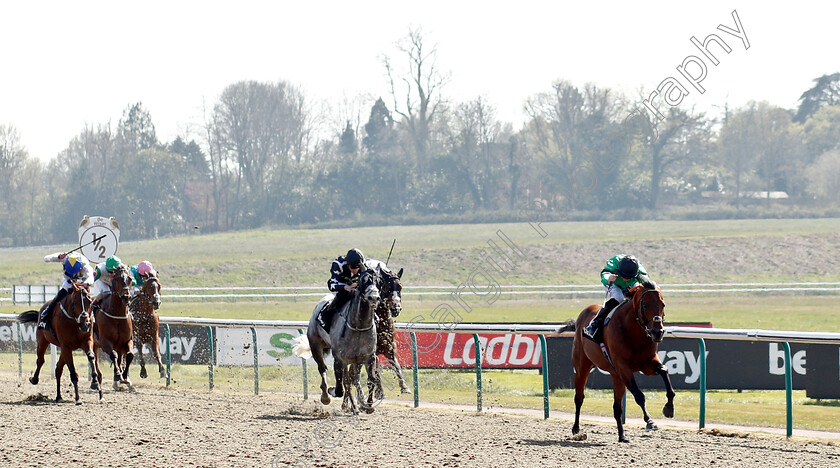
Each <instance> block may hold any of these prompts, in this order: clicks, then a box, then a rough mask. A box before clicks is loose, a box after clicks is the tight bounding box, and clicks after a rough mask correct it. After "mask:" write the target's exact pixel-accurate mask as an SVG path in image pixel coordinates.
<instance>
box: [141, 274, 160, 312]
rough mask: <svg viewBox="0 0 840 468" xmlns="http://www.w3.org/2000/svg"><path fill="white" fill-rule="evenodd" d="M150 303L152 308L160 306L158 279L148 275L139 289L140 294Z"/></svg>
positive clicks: (156, 308)
mask: <svg viewBox="0 0 840 468" xmlns="http://www.w3.org/2000/svg"><path fill="white" fill-rule="evenodd" d="M139 297H141V298H143V299H144V300H145V301H146V302H148V303H149V304H151V306H152V308H153V309H154V310H158V309H159V308H160V281H159V280H158V278H157V276H150V277H149V279H147V280H146V282H145V283H143V287H142V288H141V289H140V296H139Z"/></svg>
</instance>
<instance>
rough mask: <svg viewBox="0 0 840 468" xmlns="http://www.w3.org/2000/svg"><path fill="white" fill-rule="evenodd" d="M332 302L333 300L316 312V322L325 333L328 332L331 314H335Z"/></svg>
mask: <svg viewBox="0 0 840 468" xmlns="http://www.w3.org/2000/svg"><path fill="white" fill-rule="evenodd" d="M334 304H335V301H333V302H330V303H329V304H327V306H326V307H324V308H323V309H321V313H320V314H318V324H320V325H321V328H323V329H324V331H325V332H327V333H329V332H330V324H332V318H333V314H335V307H334Z"/></svg>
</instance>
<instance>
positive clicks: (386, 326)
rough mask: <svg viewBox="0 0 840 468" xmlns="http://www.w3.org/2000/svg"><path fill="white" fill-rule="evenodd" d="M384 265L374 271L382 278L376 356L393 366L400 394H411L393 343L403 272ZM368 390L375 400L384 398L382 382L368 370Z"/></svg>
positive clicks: (375, 373) (377, 316)
mask: <svg viewBox="0 0 840 468" xmlns="http://www.w3.org/2000/svg"><path fill="white" fill-rule="evenodd" d="M384 265H385V264H384V263H381V262H380V264H379V265H377V267H376V270H377V272H378V273H379V275H380V277H381V278H382V290H381V291H380V296H381V297H382V300H381V301H380V302H379V304H378V305H377V306H376V310H375V314H376V315H375V318H374V320H375V321H376V353H375V354H376V355H377V356H378V355H380V354H381V355H383V356H385V358H386V359H388V363H389V364H390V365H391V366H393V369H394V372H395V373H396V374H397V379H398V380H399V383H400V393H411V390H409V389H408V385H407V384H406V383H405V377H403V373H402V367H401V366H400V361H399V360H397V348H396V345H395V343H394V317H397V316H399V315H400V312H401V311H402V305H401V301H402V299H401V295H402V283H400V278H402V274H403V270H402V268H400V271H399V272H397V274H394V273H393V272H391V271H390V270H388V269H387V268H386V267H384ZM367 373H368V389H369V390H370V391H374V392H375V398H376V399H377V400H382V399H384V398H385V392H384V391H382V380H381V376H380V375H379V373H378V372H375V371H373V369H370V368H368V369H367Z"/></svg>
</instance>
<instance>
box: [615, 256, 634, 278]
mask: <svg viewBox="0 0 840 468" xmlns="http://www.w3.org/2000/svg"><path fill="white" fill-rule="evenodd" d="M638 273H639V261H638V260H636V257H634V256H632V255H627V256H625V257H624V258H622V259H621V260H620V261H619V262H618V274H619V275H620V276H621V277H622V278H635V277H636V275H637V274H638Z"/></svg>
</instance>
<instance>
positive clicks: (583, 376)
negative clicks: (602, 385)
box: [572, 359, 592, 434]
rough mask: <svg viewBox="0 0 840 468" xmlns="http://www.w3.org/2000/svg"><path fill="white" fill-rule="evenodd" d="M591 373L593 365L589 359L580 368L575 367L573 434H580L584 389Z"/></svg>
mask: <svg viewBox="0 0 840 468" xmlns="http://www.w3.org/2000/svg"><path fill="white" fill-rule="evenodd" d="M590 372H592V363H590V362H589V360H588V359H584V362H583V363H581V366H580V367H579V366H575V424H574V425H573V426H572V434H577V433H578V432H580V407H581V406H583V399H584V398H585V395H584V393H583V389H584V388H585V387H586V381H587V380H588V379H589V373H590Z"/></svg>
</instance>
